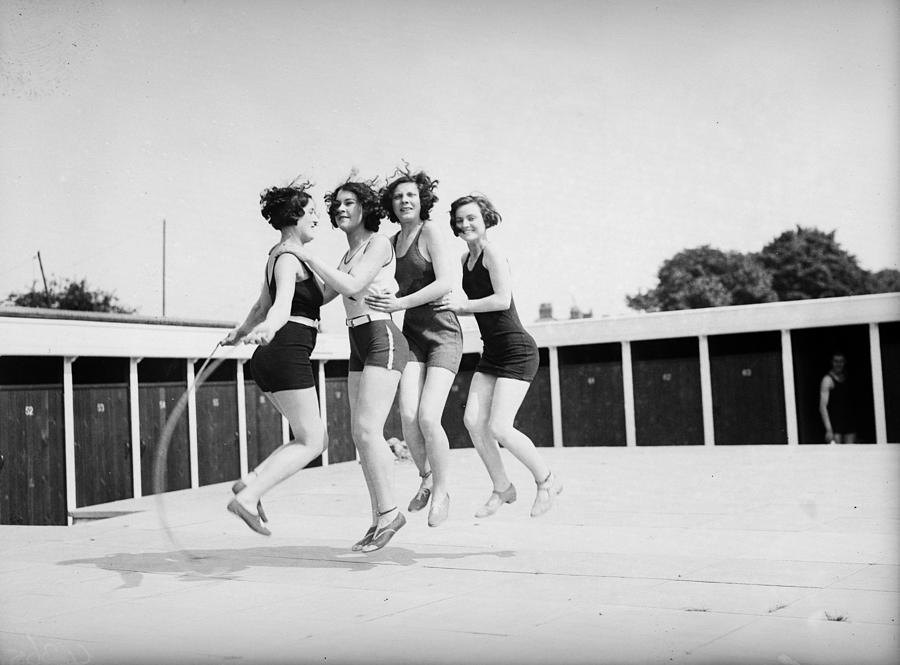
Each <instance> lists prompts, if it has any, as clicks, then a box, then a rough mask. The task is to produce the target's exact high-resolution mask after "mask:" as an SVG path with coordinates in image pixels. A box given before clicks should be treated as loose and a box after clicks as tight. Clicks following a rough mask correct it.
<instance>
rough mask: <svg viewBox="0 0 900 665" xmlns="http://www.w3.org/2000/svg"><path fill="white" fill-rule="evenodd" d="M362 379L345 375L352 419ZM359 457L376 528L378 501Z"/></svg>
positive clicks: (351, 374)
mask: <svg viewBox="0 0 900 665" xmlns="http://www.w3.org/2000/svg"><path fill="white" fill-rule="evenodd" d="M361 379H362V372H350V373H349V374H348V375H347V397H348V398H349V399H350V417H351V418H353V414H354V413H355V410H356V400H357V396H358V395H359V382H360V380H361ZM353 445H354V446H356V438H355V437H354V440H353ZM357 453H359V447H358V446H357ZM359 455H360V466H361V467H362V472H363V478H364V479H365V481H366V488H367V489H368V490H369V503H370V504H371V506H372V523H371V525H370V526H376V525H377V524H378V501H377V499H376V498H375V486H374V485H373V483H372V479H371V477H370V472H369V467H368V465H367V464H365V463H364V462H363V460H362V454H361V453H359Z"/></svg>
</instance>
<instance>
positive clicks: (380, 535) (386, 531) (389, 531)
mask: <svg viewBox="0 0 900 665" xmlns="http://www.w3.org/2000/svg"><path fill="white" fill-rule="evenodd" d="M391 510H397V509H396V507H394V508H391ZM391 510H386V511H385V512H384V513H380V514H384V515H386V514H387V513H389V512H391ZM404 524H406V517H404V515H403V513H401V512H400V511H397V517H395V518H394V519H393V520H391V523H390V524H388V525H387V526H385V527H384V528H383V529H378V530H377V531H376V532H375V535H374V536H373V538H372V540H371V541H370V542H369V543H367V544H365V545H363V547H362V551H363V552H365V553H366V554H368V553H369V552H374V551H375V550H380V549H381V548H382V547H384V546H385V545H387V544H388V543H389V542H391V538H393V537H394V534H395V533H397V532H398V531H399V530H400V529H401V528H403V525H404Z"/></svg>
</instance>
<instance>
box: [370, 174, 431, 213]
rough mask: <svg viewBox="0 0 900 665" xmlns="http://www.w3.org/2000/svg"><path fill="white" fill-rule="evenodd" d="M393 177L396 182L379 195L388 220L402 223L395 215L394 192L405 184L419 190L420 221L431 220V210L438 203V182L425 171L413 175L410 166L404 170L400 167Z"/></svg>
mask: <svg viewBox="0 0 900 665" xmlns="http://www.w3.org/2000/svg"><path fill="white" fill-rule="evenodd" d="M391 177H392V178H394V180H392V181H390V184H388V185H387V186H386V187H383V188H382V189H381V192H380V193H379V195H380V197H381V207H382V209H383V210H384V212H385V213H387V216H388V219H390V220H391V221H392V222H395V223H399V222H400V220H399V219H397V215H396V214H394V202H393V199H394V191H395V190H396V189H397V187H399V186H400V185H402V184H403V183H407V182H411V183H413V184H414V185H415V186H416V189H418V190H419V219H420V220H422V221H423V222H424V221H427V220H429V219H430V218H431V209H432V208H434V204H435V203H437V202H438V197H437V194H435V193H434V190H435V188H436V187H437V185H438V181H437V180H432V179H431V178H430V177H429V176H428V174H427V173H425V171H419V172H418V173H412V172H411V171H410V170H409V164H405V165H404V168H402V169H401V168H399V167H398V168H397V169H396V170H395V171H394V175H392V176H391Z"/></svg>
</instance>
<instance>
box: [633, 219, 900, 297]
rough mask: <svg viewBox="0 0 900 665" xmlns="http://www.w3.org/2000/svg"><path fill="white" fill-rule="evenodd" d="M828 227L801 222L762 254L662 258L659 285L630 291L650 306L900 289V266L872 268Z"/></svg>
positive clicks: (704, 252) (705, 250) (712, 252)
mask: <svg viewBox="0 0 900 665" xmlns="http://www.w3.org/2000/svg"><path fill="white" fill-rule="evenodd" d="M834 235H835V234H834V231H832V232H831V233H825V232H824V231H820V230H818V229H814V228H804V227H801V226H798V227H797V228H796V229H795V230H791V231H785V232H784V233H782V234H781V235H779V236H778V237H777V238H775V239H774V240H772V241H771V242H770V243H769V244H767V245H766V246H765V247H763V249H762V251H761V252H759V253H758V254H754V253H750V254H741V253H740V252H723V251H721V250H718V249H715V248H713V247H710V246H709V245H704V246H702V247H697V248H694V249H686V250H682V251H681V252H678V253H677V254H676V255H675V256H673V257H672V258H670V259H666V260H665V261H663V264H662V266H661V267H660V269H659V272H658V273H657V277H658V279H659V283H658V284H657V286H656V288H653V289H650V290H649V291H645V292H638V293H637V294H636V295H632V296H626V302H627V303H628V306H629V307H631V308H632V309H636V310H642V311H647V312H656V311H668V310H676V309H694V308H700V307H721V306H724V305H747V304H752V303H763V302H773V301H776V300H801V299H808V298H830V297H837V296H851V295H860V294H864V293H887V292H893V291H900V272H898V271H896V270H881V271H879V272H876V273H869V272H868V271H866V270H864V269H863V268H861V267H860V266H859V264H858V263H857V260H856V257H854V256H853V255H852V254H850V253H848V252H847V251H846V250H844V249H843V248H842V247H841V246H840V244H839V243H838V242H837V241H836V240H835V238H834Z"/></svg>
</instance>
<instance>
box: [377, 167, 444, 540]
mask: <svg viewBox="0 0 900 665" xmlns="http://www.w3.org/2000/svg"><path fill="white" fill-rule="evenodd" d="M436 186H437V181H436V180H432V179H431V178H429V177H428V175H427V174H426V173H424V172H422V171H420V172H418V173H415V174H412V173H408V172H405V171H399V176H397V177H396V178H395V179H394V180H393V181H391V182H390V183H389V184H388V185H387V187H385V188H384V189H382V190H381V206H382V208H383V209H384V210H385V211H387V214H388V217H389V218H390V220H391V221H392V222H395V223H398V224H400V230H399V231H398V232H397V233H396V234H395V235H394V237H393V245H394V250H395V252H396V254H397V283H398V284H399V287H400V289H399V291H398V292H397V294H396V295H395V294H391V293H388V294H383V295H379V294H373V295H371V296H368V297H367V298H366V302H367V303H368V304H369V306H371V307H372V308H373V309H375V310H378V311H380V312H396V311H398V310H406V314H405V317H404V319H403V334H404V336H405V337H406V341H407V342H408V343H409V350H410V359H409V362H408V363H407V364H406V369H405V370H403V377H402V378H401V379H400V422H401V425H402V427H403V437H404V439H405V440H406V444H407V445H408V446H409V451H410V454H411V455H412V458H413V461H415V463H416V467H417V468H418V470H419V476H420V477H421V483H420V486H419V489H418V491H417V492H416V494H415V496H414V497H413V498H412V500H411V501H410V502H409V506H408V508H407V509H408V510H409V511H410V512H414V511H417V510H422V508H424V507H425V506H426V505H428V500H429V497H430V499H431V507H430V509H429V511H428V525H429V526H438V525H439V524H441V523H442V522H444V520H446V519H447V514H448V512H449V509H450V494H449V492H448V484H449V475H450V442H449V441H448V439H447V433H446V432H445V431H444V428H443V426H442V425H441V415H442V414H443V412H444V405H445V404H446V402H447V396H448V395H449V393H450V388H451V387H452V386H453V379H454V377H455V376H456V372H457V371H458V370H459V362H460V359H461V358H462V329H461V328H460V325H459V319H458V318H457V317H456V314H455V313H453V312H450V311H438V310H436V309H435V308H434V305H433V303H434V302H435V301H436V300H438V299H439V298H441V297H443V296H445V295H446V294H447V293H449V292H450V290H451V289H452V288H453V284H454V283H456V282H457V281H458V278H459V273H458V268H457V265H456V263H455V261H454V260H453V258H452V256H451V254H450V249H449V247H448V246H447V243H446V242H445V240H444V237H443V233H441V231H440V229H439V228H438V227H437V226H436V223H435V222H432V221H430V213H431V209H432V208H433V207H434V204H435V203H436V202H437V200H438V198H437V196H436V195H435V194H434V189H435V187H436Z"/></svg>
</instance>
